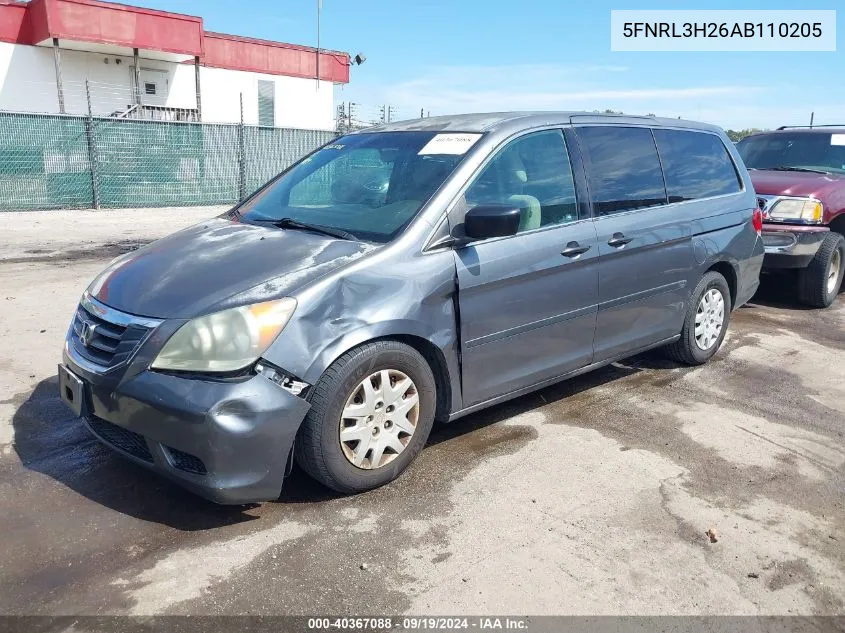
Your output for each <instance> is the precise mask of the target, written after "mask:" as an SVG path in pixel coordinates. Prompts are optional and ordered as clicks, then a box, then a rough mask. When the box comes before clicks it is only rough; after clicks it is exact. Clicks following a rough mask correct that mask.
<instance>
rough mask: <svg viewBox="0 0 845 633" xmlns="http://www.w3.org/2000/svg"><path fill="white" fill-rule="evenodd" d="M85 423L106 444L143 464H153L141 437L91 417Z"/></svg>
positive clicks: (151, 456)
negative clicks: (139, 460) (142, 461)
mask: <svg viewBox="0 0 845 633" xmlns="http://www.w3.org/2000/svg"><path fill="white" fill-rule="evenodd" d="M87 422H88V425H89V426H90V427H91V430H92V431H94V433H96V434H97V435H98V436H99V437H100V439H102V440H103V441H104V442H106V443H107V444H111V445H112V446H114V447H116V448H119V449H120V450H122V451H124V452H126V453H129V454H130V455H132V456H133V457H137V458H138V459H143V460H144V461H145V462H150V463H152V462H153V455H152V453H150V449H149V447H148V446H147V441H146V440H145V439H144V436H143V435H140V434H139V433H135V432H134V431H130V430H129V429H124V428H123V427H122V426H117V425H116V424H112V423H111V422H106V421H105V420H103V419H102V418H98V417H96V416H93V415H92V416H90V417H88V418H87Z"/></svg>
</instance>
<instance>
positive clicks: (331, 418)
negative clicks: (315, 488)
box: [294, 340, 437, 494]
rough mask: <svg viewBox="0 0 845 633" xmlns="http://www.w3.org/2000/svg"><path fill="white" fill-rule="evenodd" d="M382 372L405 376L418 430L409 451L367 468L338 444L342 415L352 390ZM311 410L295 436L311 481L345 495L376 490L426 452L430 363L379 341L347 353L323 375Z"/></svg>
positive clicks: (433, 391)
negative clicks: (410, 383)
mask: <svg viewBox="0 0 845 633" xmlns="http://www.w3.org/2000/svg"><path fill="white" fill-rule="evenodd" d="M382 369H394V370H398V371H401V372H403V373H404V374H405V375H406V376H408V377H409V378H410V379H411V380H413V381H414V385H415V386H416V390H417V394H418V396H419V414H418V417H417V424H416V429H415V430H414V433H413V435H411V436H410V439H409V440H408V443H407V445H406V447H405V449H404V450H403V451H402V452H400V453H399V454H398V455H397V456H396V457H395V458H394V459H393V460H392V461H390V462H389V463H387V464H385V465H384V466H381V467H378V468H373V469H369V470H366V469H363V468H359V467H357V466H354V465H353V464H352V463H351V462H350V461H349V460H348V459H347V458H346V456H345V455H344V453H343V450H342V448H341V443H340V436H339V433H340V423H341V413H342V411H343V408H344V405H345V404H346V400H347V399H348V398H349V397H350V395H351V394H352V391H353V390H354V389H355V388H356V387H357V386H358V385H359V384H360V383H361V381H363V380H364V379H365V378H366V377H367V376H369V375H370V374H372V373H374V372H377V371H380V370H382ZM310 400H311V409H310V410H309V412H308V415H307V416H306V417H305V420H304V421H303V423H302V426H301V427H300V429H299V433H298V435H297V437H296V443H295V447H294V457H295V459H296V462H297V463H298V464H299V465H300V467H302V469H303V470H305V472H307V473H308V474H309V475H310V476H311V477H313V478H314V479H316V480H317V481H319V482H320V483H322V484H324V485H326V486H328V487H329V488H331V489H333V490H336V491H338V492H341V493H344V494H351V493H357V492H363V491H365V490H371V489H373V488H378V487H379V486H383V485H384V484H386V483H388V482H390V481H393V480H394V479H396V478H397V477H398V476H399V475H400V474H402V472H403V471H404V470H405V469H406V468H407V467H408V465H409V464H410V463H411V462H412V461H413V460H414V458H415V457H416V456H417V453H419V452H420V450H422V448H423V446H425V443H426V441H427V440H428V435H429V433H430V432H431V427H432V425H433V423H434V410H435V405H436V402H437V388H436V383H435V381H434V374H433V373H432V371H431V367H429V365H428V363H427V362H426V360H425V359H424V358H423V357H422V355H421V354H420V353H419V352H417V351H416V350H415V349H414V348H412V347H409V346H408V345H405V344H404V343H400V342H398V341H388V340H385V341H375V342H373V343H366V344H364V345H361V346H360V347H357V348H355V349H353V350H350V351H348V352H346V353H345V354H344V355H343V356H341V357H340V358H338V359H337V360H336V361H335V362H334V363H332V365H331V366H330V367H329V368H328V369H327V370H326V371H325V372H324V373H323V375H322V376H321V377H320V380H319V381H317V384H316V385H314V389H313V391H312V394H311V398H310Z"/></svg>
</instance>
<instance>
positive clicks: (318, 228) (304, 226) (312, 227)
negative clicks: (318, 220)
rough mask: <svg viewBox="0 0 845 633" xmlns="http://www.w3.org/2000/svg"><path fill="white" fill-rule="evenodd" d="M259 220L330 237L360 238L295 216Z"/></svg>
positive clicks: (282, 227) (355, 240)
mask: <svg viewBox="0 0 845 633" xmlns="http://www.w3.org/2000/svg"><path fill="white" fill-rule="evenodd" d="M256 221H257V222H267V223H268V224H272V225H273V226H276V227H278V228H280V229H301V230H303V231H311V232H313V233H322V234H323V235H328V236H330V237H336V238H338V239H341V240H351V241H353V242H357V241H358V238H357V237H355V236H354V235H352V233H349V232H348V231H344V230H342V229H335V228H332V227H330V226H323V225H322V224H308V223H307V222H300V221H299V220H294V219H293V218H282V219H280V220H256Z"/></svg>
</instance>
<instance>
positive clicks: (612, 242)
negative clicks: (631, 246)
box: [607, 233, 634, 248]
mask: <svg viewBox="0 0 845 633" xmlns="http://www.w3.org/2000/svg"><path fill="white" fill-rule="evenodd" d="M633 240H634V238H633V237H625V236H624V235H622V233H614V234H613V237H611V238H610V239H609V240H607V245H608V246H613V247H614V248H619V247H620V246H625V244H628V243H629V242H632V241H633Z"/></svg>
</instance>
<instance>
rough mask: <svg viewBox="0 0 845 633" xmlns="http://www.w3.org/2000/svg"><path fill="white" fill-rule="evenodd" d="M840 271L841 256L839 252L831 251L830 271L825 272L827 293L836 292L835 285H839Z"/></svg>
mask: <svg viewBox="0 0 845 633" xmlns="http://www.w3.org/2000/svg"><path fill="white" fill-rule="evenodd" d="M841 269H842V255H841V253H840V251H839V250H835V251H833V257H831V258H830V270H829V271H828V272H827V293H828V294H833V293H834V292H836V284H837V283H839V271H840V270H841Z"/></svg>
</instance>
